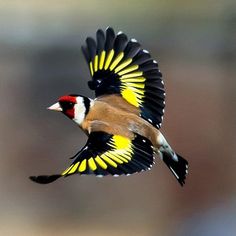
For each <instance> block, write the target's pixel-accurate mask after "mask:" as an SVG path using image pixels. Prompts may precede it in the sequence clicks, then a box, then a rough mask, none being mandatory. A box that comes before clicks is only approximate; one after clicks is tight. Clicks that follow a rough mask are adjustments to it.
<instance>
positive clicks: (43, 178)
mask: <svg viewBox="0 0 236 236" xmlns="http://www.w3.org/2000/svg"><path fill="white" fill-rule="evenodd" d="M60 177H62V175H58V174H57V175H39V176H30V177H29V179H30V180H31V181H33V182H35V183H38V184H49V183H52V182H54V181H56V180H57V179H59V178H60Z"/></svg>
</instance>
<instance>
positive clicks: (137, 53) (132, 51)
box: [82, 27, 165, 128]
mask: <svg viewBox="0 0 236 236" xmlns="http://www.w3.org/2000/svg"><path fill="white" fill-rule="evenodd" d="M96 38H97V39H96V40H94V39H93V38H91V37H88V38H87V39H86V45H85V46H82V51H83V53H84V56H85V58H86V60H87V63H88V65H89V69H90V73H91V76H92V80H91V81H89V82H88V85H89V87H90V89H92V90H95V94H96V97H98V96H102V95H108V94H120V95H121V96H122V97H123V98H124V99H125V100H126V101H127V102H129V103H130V104H132V105H133V106H135V107H137V108H138V109H139V110H140V115H141V117H142V118H144V119H145V120H147V121H148V122H149V123H151V124H152V125H154V126H155V127H156V128H160V126H161V122H162V116H163V113H164V107H165V101H164V99H165V91H164V85H163V81H162V79H161V78H162V74H161V72H160V70H159V69H158V64H157V62H156V61H155V60H153V59H152V58H151V56H150V54H149V52H148V51H146V50H143V49H142V48H141V45H140V44H139V43H138V42H137V41H136V40H135V39H130V40H128V38H127V36H126V35H125V34H124V33H122V32H119V33H118V34H117V35H115V33H114V30H113V29H112V28H110V27H108V28H107V29H106V32H103V31H102V30H101V29H99V30H98V31H97V35H96Z"/></svg>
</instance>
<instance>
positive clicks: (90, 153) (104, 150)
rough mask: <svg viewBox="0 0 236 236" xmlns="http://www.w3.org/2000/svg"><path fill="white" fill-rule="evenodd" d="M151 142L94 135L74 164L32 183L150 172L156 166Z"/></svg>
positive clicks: (39, 177)
mask: <svg viewBox="0 0 236 236" xmlns="http://www.w3.org/2000/svg"><path fill="white" fill-rule="evenodd" d="M153 154H154V153H153V147H152V144H151V142H150V141H149V140H148V139H146V138H144V137H142V136H140V135H138V134H137V135H136V136H135V138H134V139H133V140H131V139H129V138H126V137H123V136H120V135H111V134H107V133H104V132H93V133H91V134H90V135H89V138H88V141H87V143H86V145H85V146H84V147H83V148H82V149H81V150H80V151H79V152H78V153H77V154H76V156H75V157H74V158H75V160H74V161H73V163H72V164H71V165H70V166H69V168H67V169H66V170H65V171H63V172H62V173H61V174H57V175H41V176H31V177H30V178H31V180H33V181H34V182H37V183H41V184H47V183H51V182H53V181H55V180H56V179H58V178H60V177H67V176H69V175H73V174H81V175H82V174H94V175H97V176H105V175H113V176H119V175H129V174H133V173H136V172H141V171H144V170H148V169H150V168H151V167H152V165H153Z"/></svg>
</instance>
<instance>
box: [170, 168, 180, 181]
mask: <svg viewBox="0 0 236 236" xmlns="http://www.w3.org/2000/svg"><path fill="white" fill-rule="evenodd" d="M170 169H171V171H172V172H173V174H174V175H175V177H176V178H177V179H179V176H178V175H177V174H176V172H175V171H174V170H173V168H172V167H171V166H170Z"/></svg>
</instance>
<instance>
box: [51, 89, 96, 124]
mask: <svg viewBox="0 0 236 236" xmlns="http://www.w3.org/2000/svg"><path fill="white" fill-rule="evenodd" d="M91 103H92V99H90V98H87V97H84V96H80V95H76V94H70V95H65V96H62V97H60V98H59V99H58V101H57V102H56V103H55V104H53V105H52V106H50V107H48V109H49V110H52V111H59V112H62V113H63V114H64V115H66V116H67V117H69V118H70V119H71V120H73V121H75V122H76V123H77V124H79V125H81V124H82V122H83V121H84V118H85V116H86V115H87V114H88V112H89V109H90V106H91Z"/></svg>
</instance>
